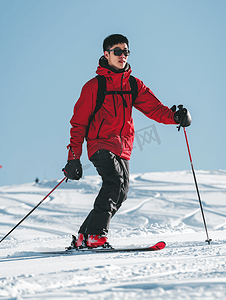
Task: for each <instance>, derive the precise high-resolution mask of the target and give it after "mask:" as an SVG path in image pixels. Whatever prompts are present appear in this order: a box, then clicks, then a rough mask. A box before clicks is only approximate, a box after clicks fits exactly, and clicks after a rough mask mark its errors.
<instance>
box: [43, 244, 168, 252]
mask: <svg viewBox="0 0 226 300" xmlns="http://www.w3.org/2000/svg"><path fill="white" fill-rule="evenodd" d="M165 246H166V243H165V242H158V243H156V244H155V245H153V246H150V247H140V248H139V247H138V248H90V249H89V248H83V249H78V250H77V249H70V250H65V251H46V252H42V253H43V254H60V255H61V254H76V253H79V252H80V253H81V252H83V253H84V252H87V253H89V252H92V253H105V252H143V251H158V250H162V249H164V248H165Z"/></svg>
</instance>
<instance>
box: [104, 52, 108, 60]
mask: <svg viewBox="0 0 226 300" xmlns="http://www.w3.org/2000/svg"><path fill="white" fill-rule="evenodd" d="M104 57H105V58H107V59H108V58H109V52H107V51H104Z"/></svg>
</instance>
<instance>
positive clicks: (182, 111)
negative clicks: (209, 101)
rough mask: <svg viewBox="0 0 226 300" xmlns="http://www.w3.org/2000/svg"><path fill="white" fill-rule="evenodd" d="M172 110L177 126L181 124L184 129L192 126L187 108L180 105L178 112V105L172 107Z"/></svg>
mask: <svg viewBox="0 0 226 300" xmlns="http://www.w3.org/2000/svg"><path fill="white" fill-rule="evenodd" d="M171 110H172V111H173V112H175V113H174V121H175V122H176V123H177V124H180V126H182V127H187V126H189V125H191V115H190V113H189V111H188V110H187V109H186V108H183V105H178V110H177V111H176V105H173V106H172V107H171Z"/></svg>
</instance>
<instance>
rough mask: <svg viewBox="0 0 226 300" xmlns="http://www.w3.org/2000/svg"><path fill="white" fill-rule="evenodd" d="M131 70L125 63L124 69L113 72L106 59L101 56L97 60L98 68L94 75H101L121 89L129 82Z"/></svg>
mask: <svg viewBox="0 0 226 300" xmlns="http://www.w3.org/2000/svg"><path fill="white" fill-rule="evenodd" d="M131 72H132V70H131V67H130V65H129V64H128V63H127V64H126V66H125V68H124V69H122V70H115V69H114V68H112V67H110V66H109V65H108V61H107V59H106V58H105V57H104V56H102V57H101V58H100V60H99V66H98V67H97V70H96V73H97V74H98V75H103V76H105V77H106V78H107V79H109V80H110V81H111V82H112V83H113V85H114V86H115V87H121V88H122V87H123V86H124V85H125V84H126V83H127V81H128V80H129V76H130V74H131Z"/></svg>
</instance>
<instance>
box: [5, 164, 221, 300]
mask: <svg viewBox="0 0 226 300" xmlns="http://www.w3.org/2000/svg"><path fill="white" fill-rule="evenodd" d="M196 174H197V179H198V184H199V189H200V194H201V198H202V203H203V207H204V213H205V217H206V221H207V226H208V232H209V236H210V238H212V239H213V241H212V243H211V245H208V244H207V243H206V242H205V239H206V233H205V230H204V226H203V220H202V217H201V212H200V206H199V202H198V200H197V194H196V190H195V186H194V182H193V177H192V174H191V172H190V171H183V172H164V173H145V174H132V175H131V179H130V192H129V196H128V200H127V201H126V202H125V204H124V205H123V207H122V208H121V210H120V211H119V212H118V214H117V215H115V216H114V218H113V219H112V222H111V227H110V231H109V242H110V243H111V244H112V245H114V246H129V245H136V246H141V245H143V246H144V245H150V244H153V243H155V242H157V241H160V240H164V241H165V242H166V243H167V247H166V248H165V249H164V250H162V251H157V252H149V253H147V252H140V253H108V254H107V253H99V254H90V253H79V254H76V255H67V256H62V255H56V256H53V255H42V254H40V251H43V250H44V251H45V250H63V249H64V247H65V246H69V245H70V241H71V234H76V233H77V231H78V229H79V226H80V224H81V222H82V221H83V219H84V218H85V216H86V215H87V213H88V212H89V210H90V209H91V207H92V204H93V199H94V198H95V195H96V194H97V192H98V190H99V188H100V184H101V181H100V178H99V177H98V176H87V177H84V178H83V179H81V180H80V181H78V182H72V181H68V182H67V183H65V182H64V183H62V184H61V186H60V187H59V188H58V189H57V190H55V191H54V192H53V194H51V196H50V197H49V198H47V199H46V200H45V201H44V202H43V203H42V204H41V205H40V206H39V207H38V208H37V209H36V210H35V211H34V212H33V214H31V215H30V216H29V218H28V219H26V220H25V221H24V222H23V223H22V224H21V225H20V226H19V227H18V228H17V229H16V230H15V231H14V232H13V233H12V234H11V235H10V236H9V237H8V238H6V239H5V240H4V241H3V242H2V243H0V299H18V300H21V299H153V298H154V299H155V300H158V299H167V300H171V299H207V300H209V299H226V193H225V192H226V171H223V170H221V171H196ZM57 183H58V181H45V182H41V183H38V184H35V183H28V184H23V185H18V186H16V185H15V186H3V187H0V239H1V238H2V237H3V236H5V234H6V233H7V232H9V230H11V228H13V227H14V226H15V224H17V223H18V222H19V221H20V220H21V219H22V218H23V217H24V216H25V215H26V214H27V213H28V212H29V211H30V210H31V209H32V208H33V207H34V206H35V205H37V204H38V203H39V202H40V201H41V200H42V198H43V197H44V196H45V195H46V194H48V193H49V191H50V190H51V189H52V188H53V187H54V186H55V185H56V184H57Z"/></svg>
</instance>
